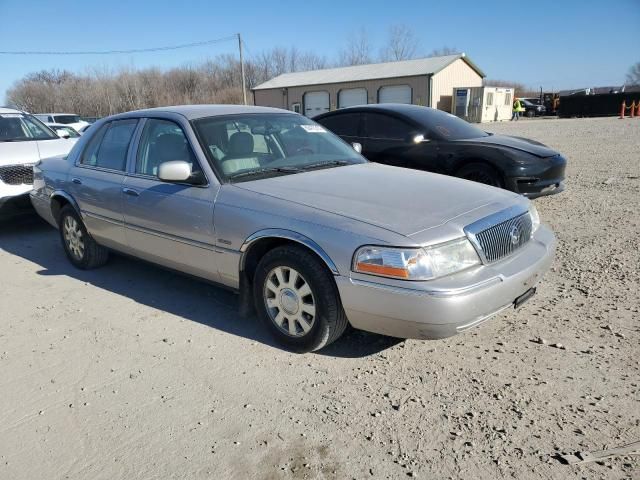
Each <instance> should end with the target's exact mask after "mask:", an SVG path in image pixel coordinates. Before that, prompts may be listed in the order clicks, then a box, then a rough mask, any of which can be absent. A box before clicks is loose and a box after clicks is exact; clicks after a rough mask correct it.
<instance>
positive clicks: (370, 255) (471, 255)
mask: <svg viewBox="0 0 640 480" xmlns="http://www.w3.org/2000/svg"><path fill="white" fill-rule="evenodd" d="M478 264H480V258H478V254H477V253H476V251H475V249H474V248H473V246H472V245H471V243H470V242H469V240H467V239H466V238H460V239H457V240H453V241H451V242H447V243H442V244H440V245H433V246H430V247H424V248H390V247H375V246H366V247H361V248H359V249H358V250H357V251H356V254H355V255H354V258H353V270H354V271H355V272H359V273H367V274H369V275H378V276H381V277H390V278H398V279H401V280H432V279H434V278H438V277H443V276H445V275H449V274H451V273H455V272H459V271H461V270H464V269H466V268H469V267H472V266H474V265H478Z"/></svg>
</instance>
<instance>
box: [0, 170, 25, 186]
mask: <svg viewBox="0 0 640 480" xmlns="http://www.w3.org/2000/svg"><path fill="white" fill-rule="evenodd" d="M0 180H2V182H3V183H5V184H7V185H33V165H5V166H3V167H0Z"/></svg>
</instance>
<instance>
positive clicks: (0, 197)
mask: <svg viewBox="0 0 640 480" xmlns="http://www.w3.org/2000/svg"><path fill="white" fill-rule="evenodd" d="M74 144H75V140H72V139H70V140H65V139H62V138H60V137H58V135H56V134H55V133H54V132H53V131H52V130H51V129H49V128H48V127H46V126H45V125H44V124H42V122H40V121H39V120H38V119H36V118H34V117H33V116H31V115H29V114H27V113H25V112H21V111H19V110H14V109H11V108H0V214H1V216H2V217H6V216H9V215H13V214H16V213H21V212H23V211H24V210H30V209H31V203H30V201H29V191H30V190H31V188H32V184H33V164H35V163H36V162H38V161H40V160H41V159H42V158H45V157H47V156H53V155H60V154H67V153H68V152H69V150H71V147H72V146H73V145H74Z"/></svg>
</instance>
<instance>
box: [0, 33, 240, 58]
mask: <svg viewBox="0 0 640 480" xmlns="http://www.w3.org/2000/svg"><path fill="white" fill-rule="evenodd" d="M237 39H238V35H229V36H228V37H222V38H216V39H214V40H205V41H203V42H193V43H184V44H181V45H170V46H165V47H153V48H134V49H130V50H95V51H75V52H69V51H66V52H65V51H33V50H22V51H0V55H117V54H126V53H147V52H162V51H167V50H179V49H182V48H192V47H201V46H204V45H212V44H214V43H221V42H228V41H230V40H237Z"/></svg>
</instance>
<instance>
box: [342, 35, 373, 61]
mask: <svg viewBox="0 0 640 480" xmlns="http://www.w3.org/2000/svg"><path fill="white" fill-rule="evenodd" d="M371 50H372V47H371V42H370V41H369V36H368V35H367V31H366V30H365V29H364V28H361V29H360V30H359V31H358V32H352V33H351V34H350V35H349V38H348V39H347V44H346V46H345V48H344V49H342V50H341V51H340V60H339V63H340V65H363V64H367V63H371V62H372V58H371Z"/></svg>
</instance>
